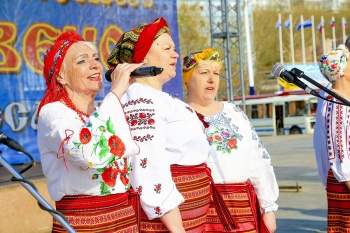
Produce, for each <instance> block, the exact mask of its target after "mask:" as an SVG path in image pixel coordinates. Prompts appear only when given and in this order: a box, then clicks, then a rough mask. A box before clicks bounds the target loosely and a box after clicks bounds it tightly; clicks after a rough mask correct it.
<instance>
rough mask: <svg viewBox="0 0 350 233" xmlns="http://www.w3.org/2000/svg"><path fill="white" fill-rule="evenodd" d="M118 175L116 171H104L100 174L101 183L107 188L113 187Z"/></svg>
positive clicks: (111, 169)
mask: <svg viewBox="0 0 350 233" xmlns="http://www.w3.org/2000/svg"><path fill="white" fill-rule="evenodd" d="M117 175H118V169H116V168H113V167H109V168H106V170H104V172H103V173H102V174H101V176H102V179H103V181H104V182H105V183H106V185H108V186H109V187H114V186H115V183H116V180H117Z"/></svg>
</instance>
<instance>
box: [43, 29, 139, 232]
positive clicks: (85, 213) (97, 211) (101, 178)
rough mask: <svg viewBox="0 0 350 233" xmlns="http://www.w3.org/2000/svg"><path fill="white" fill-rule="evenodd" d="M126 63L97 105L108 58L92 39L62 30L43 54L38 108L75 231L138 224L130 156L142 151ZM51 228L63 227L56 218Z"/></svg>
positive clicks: (50, 167)
mask: <svg viewBox="0 0 350 233" xmlns="http://www.w3.org/2000/svg"><path fill="white" fill-rule="evenodd" d="M140 66H141V65H139V64H128V65H124V67H120V69H119V70H117V71H114V72H113V74H112V78H111V81H112V84H111V88H110V92H109V93H107V95H106V96H105V97H104V99H103V102H102V104H101V105H100V106H99V107H95V105H94V98H95V96H96V94H97V93H98V92H99V91H100V89H101V88H102V86H103V84H102V71H103V69H102V64H101V63H100V61H99V54H98V51H97V49H96V47H95V45H94V44H92V43H91V42H86V41H84V40H83V39H82V38H81V37H80V36H79V35H78V34H77V33H75V32H65V33H62V34H61V35H60V36H59V37H58V38H57V40H56V41H55V42H54V44H53V45H52V46H51V48H49V49H48V50H47V52H46V54H45V57H44V72H43V73H44V78H45V80H46V85H47V89H46V92H45V95H44V97H43V99H42V101H41V103H40V105H39V109H38V135H37V137H38V147H39V151H40V155H41V163H42V168H43V172H44V175H45V176H46V178H47V187H48V190H49V193H50V196H51V198H52V200H54V201H55V202H56V209H57V210H58V211H60V212H61V213H62V214H63V215H65V217H66V218H67V220H68V222H69V224H70V225H71V226H72V227H73V228H74V229H75V230H76V231H77V232H138V231H139V226H138V223H137V216H136V212H135V210H134V208H133V206H132V205H131V203H130V202H129V201H128V197H129V192H128V190H129V189H130V182H129V180H130V177H129V175H130V170H131V165H130V158H131V157H132V156H133V155H137V154H138V153H139V147H138V146H137V145H136V144H135V142H134V141H133V140H132V138H131V135H130V130H129V126H128V124H127V122H126V120H125V115H124V112H123V109H122V106H121V104H120V102H119V99H120V98H121V96H122V95H123V94H124V93H125V91H126V90H127V88H128V87H129V85H130V83H129V79H130V73H131V72H132V71H133V70H135V69H136V68H138V67H140ZM52 232H65V231H64V229H63V228H62V226H60V224H59V223H58V222H57V221H56V220H55V219H54V222H53V229H52Z"/></svg>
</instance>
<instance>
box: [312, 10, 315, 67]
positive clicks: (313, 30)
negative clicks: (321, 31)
mask: <svg viewBox="0 0 350 233" xmlns="http://www.w3.org/2000/svg"><path fill="white" fill-rule="evenodd" d="M311 23H312V26H311V27H312V50H313V54H314V63H315V64H316V40H315V22H314V16H313V15H311Z"/></svg>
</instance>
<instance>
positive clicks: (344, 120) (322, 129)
mask: <svg viewBox="0 0 350 233" xmlns="http://www.w3.org/2000/svg"><path fill="white" fill-rule="evenodd" d="M322 96H324V97H325V98H326V99H329V100H332V101H338V100H337V99H335V98H334V97H332V96H330V95H328V94H327V93H324V92H322ZM338 102H339V101H338ZM313 140H314V149H315V154H316V160H317V165H318V172H319V175H320V177H321V180H322V184H323V185H324V186H325V187H326V186H327V176H328V171H329V169H330V168H331V169H332V171H333V174H334V176H335V178H336V179H337V180H338V181H339V182H342V181H347V180H350V107H349V106H346V105H342V104H337V103H332V102H329V101H326V100H322V99H321V98H319V100H318V105H317V113H316V124H315V129H314V138H313Z"/></svg>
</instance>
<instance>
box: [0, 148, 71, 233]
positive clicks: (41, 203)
mask: <svg viewBox="0 0 350 233" xmlns="http://www.w3.org/2000/svg"><path fill="white" fill-rule="evenodd" d="M0 163H1V164H2V165H3V166H4V167H5V168H6V169H7V170H8V171H9V172H10V173H11V174H12V175H13V176H14V178H16V179H17V181H20V183H21V185H22V186H23V187H24V188H26V189H27V191H28V192H30V193H31V194H32V195H33V196H34V197H35V199H37V200H38V203H39V206H40V207H41V208H43V209H45V210H47V211H48V212H49V213H50V214H51V215H52V216H53V217H54V218H55V219H56V220H57V221H58V222H59V223H60V224H61V226H62V227H63V228H64V229H66V230H67V232H68V233H75V232H76V231H75V230H74V229H73V228H72V226H70V225H69V223H68V222H67V220H66V219H65V218H64V215H60V214H59V212H57V211H56V210H55V209H54V208H53V207H52V206H51V205H50V204H49V203H48V202H47V201H46V200H45V199H44V198H43V197H42V196H41V195H40V194H39V193H38V191H37V190H36V188H35V186H34V185H33V184H29V183H28V182H24V178H23V176H22V175H21V174H20V173H19V172H17V171H16V170H15V169H14V168H13V167H12V166H11V165H10V164H9V163H8V162H7V161H6V159H5V158H4V157H3V156H2V151H1V150H0ZM16 179H15V180H16Z"/></svg>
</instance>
